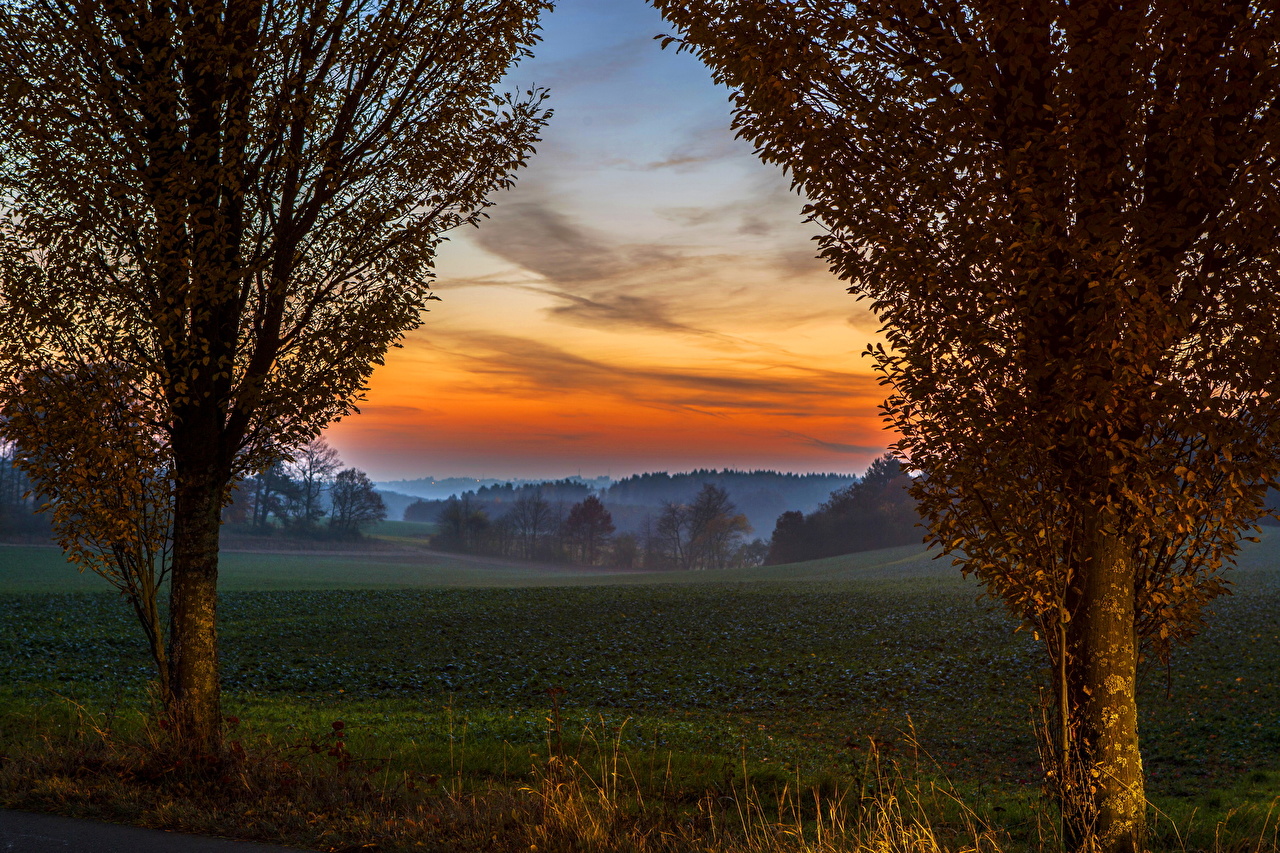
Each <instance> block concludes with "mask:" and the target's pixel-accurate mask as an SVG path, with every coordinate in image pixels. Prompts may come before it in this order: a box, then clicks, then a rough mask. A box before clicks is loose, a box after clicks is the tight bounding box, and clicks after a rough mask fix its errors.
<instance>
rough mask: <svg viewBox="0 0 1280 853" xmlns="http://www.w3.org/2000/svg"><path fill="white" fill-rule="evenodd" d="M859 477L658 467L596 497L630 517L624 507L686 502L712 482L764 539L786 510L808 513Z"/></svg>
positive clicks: (614, 485)
mask: <svg viewBox="0 0 1280 853" xmlns="http://www.w3.org/2000/svg"><path fill="white" fill-rule="evenodd" d="M857 479H858V478H857V477H856V476H854V475H852V474H784V473H780V472H778V471H735V470H732V469H723V470H719V471H716V470H713V469H698V470H694V471H689V472H687V473H680V474H668V473H666V472H665V471H660V472H656V473H652V474H636V475H635V476H632V477H627V478H625V479H623V480H619V481H618V482H616V483H614V484H613V485H612V486H610V487H609V488H608V489H607V490H606V491H605V492H604V494H602V495H601V497H600V499H601V500H603V501H604V502H605V505H606V506H608V507H610V509H611V510H613V513H614V520H615V522H616V521H617V517H618V513H619V510H621V511H622V512H623V513H624V514H627V515H632V514H634V512H628V510H627V509H624V508H631V509H632V510H634V509H640V510H650V509H652V508H655V507H661V506H662V504H663V503H665V502H667V501H671V502H673V503H687V502H688V501H691V500H692V499H693V497H694V495H696V494H697V493H698V490H699V489H701V488H702V485H703V484H704V483H712V484H714V485H717V486H719V487H720V488H722V489H724V490H725V491H727V492H728V493H729V498H730V499H731V500H732V501H733V502H734V504H735V505H737V507H738V512H741V513H742V514H743V515H745V516H746V517H747V520H748V521H750V522H751V526H752V527H754V528H755V534H754V535H755V536H758V537H760V538H761V539H768V538H769V534H770V533H772V532H773V525H774V522H776V521H777V520H778V516H779V515H781V514H782V513H784V512H786V511H788V510H800V511H801V512H811V511H813V510H815V509H817V508H818V506H819V505H820V504H821V503H822V502H823V501H825V500H826V499H827V498H828V497H829V496H830V494H831V493H832V492H833V491H835V490H836V489H842V488H844V487H845V486H848V485H850V484H851V483H854V482H857ZM641 523H642V522H641ZM619 526H620V527H621V526H622V525H621V524H620V525H619Z"/></svg>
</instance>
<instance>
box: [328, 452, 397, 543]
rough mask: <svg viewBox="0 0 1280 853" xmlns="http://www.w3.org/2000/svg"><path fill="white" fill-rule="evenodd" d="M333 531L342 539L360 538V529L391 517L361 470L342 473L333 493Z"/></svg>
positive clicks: (336, 479) (331, 524)
mask: <svg viewBox="0 0 1280 853" xmlns="http://www.w3.org/2000/svg"><path fill="white" fill-rule="evenodd" d="M329 502H330V506H329V528H330V529H331V530H333V531H334V532H336V533H338V534H339V535H341V536H347V537H351V538H356V537H359V535H360V528H362V527H368V526H369V525H371V524H377V523H378V522H379V521H382V520H383V519H384V518H386V517H387V507H386V505H385V504H384V503H383V502H382V496H381V495H379V494H378V493H377V492H376V491H374V488H373V483H372V482H370V481H369V477H368V475H367V474H365V473H364V472H363V471H361V470H360V469H358V468H348V469H346V470H345V471H339V472H338V475H337V476H336V477H334V478H333V486H332V487H330V489H329Z"/></svg>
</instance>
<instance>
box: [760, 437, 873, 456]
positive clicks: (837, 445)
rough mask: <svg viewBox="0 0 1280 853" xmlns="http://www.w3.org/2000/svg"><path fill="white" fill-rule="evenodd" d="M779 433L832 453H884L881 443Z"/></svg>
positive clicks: (862, 454) (858, 454)
mask: <svg viewBox="0 0 1280 853" xmlns="http://www.w3.org/2000/svg"><path fill="white" fill-rule="evenodd" d="M781 435H783V436H785V437H787V438H790V439H794V440H795V441H798V442H800V443H801V444H807V445H809V446H810V447H820V448H822V449H823V450H830V451H831V452H833V453H849V454H854V455H857V456H865V455H867V454H868V453H875V454H881V453H884V450H885V448H884V446H883V445H879V446H876V445H868V444H844V443H842V442H838V441H823V440H822V439H820V438H814V437H813V436H811V435H805V434H803V433H799V432H787V431H784V432H782V433H781Z"/></svg>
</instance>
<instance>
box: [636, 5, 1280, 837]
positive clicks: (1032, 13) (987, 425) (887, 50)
mask: <svg viewBox="0 0 1280 853" xmlns="http://www.w3.org/2000/svg"><path fill="white" fill-rule="evenodd" d="M654 4H655V5H656V6H657V7H658V8H659V9H660V10H661V11H662V13H663V14H664V15H665V16H666V18H667V19H668V20H669V21H670V22H672V23H673V24H674V25H675V26H676V27H678V28H679V34H678V36H677V37H673V38H670V39H669V41H675V42H677V43H678V44H679V46H680V48H681V49H688V50H692V51H693V52H694V53H696V54H697V55H698V56H699V57H700V58H701V59H702V60H703V61H704V62H705V63H706V64H707V65H708V66H709V67H710V68H711V69H712V72H713V74H714V75H715V76H716V78H717V79H718V80H719V81H721V82H723V83H725V84H727V85H729V86H730V87H731V88H732V89H733V95H732V98H733V103H734V107H735V114H734V127H735V128H736V130H737V131H738V134H739V135H740V136H742V137H745V138H746V139H748V140H750V141H751V142H752V143H754V144H755V145H756V147H757V153H758V154H759V155H760V156H761V157H762V158H763V159H764V160H765V161H767V162H770V163H775V164H778V165H781V166H782V167H783V168H784V169H786V170H787V171H789V173H790V174H791V175H792V178H793V180H794V185H795V187H796V188H797V189H799V190H800V191H802V192H803V193H805V194H806V195H807V196H808V198H809V199H810V200H811V203H810V204H809V205H808V207H807V208H806V212H807V213H808V214H809V216H810V217H811V218H812V220H813V221H815V222H817V223H818V224H819V225H821V226H822V227H823V228H824V229H825V234H824V235H823V236H821V238H820V243H819V245H820V247H821V252H822V255H823V256H824V257H825V258H826V260H827V261H828V262H829V263H830V265H831V268H832V270H833V271H834V272H835V273H836V274H837V275H838V276H839V277H840V278H842V279H843V280H845V281H846V282H847V283H848V287H849V290H850V292H851V293H853V294H855V295H857V296H858V297H859V298H866V299H869V300H870V301H871V307H872V308H873V310H874V311H875V312H876V313H877V315H878V316H879V318H880V319H881V321H882V322H883V324H884V329H883V331H884V334H885V336H886V338H887V341H888V346H887V347H875V348H874V349H872V350H871V351H870V354H871V355H872V356H873V358H874V359H875V361H876V364H877V365H878V367H879V369H880V371H881V372H882V374H883V381H884V384H885V385H886V386H887V387H888V389H889V397H888V400H887V401H886V403H885V413H886V417H887V421H888V423H889V424H890V425H891V426H892V427H894V428H896V429H897V431H898V433H899V436H900V437H899V439H898V441H897V443H896V444H895V446H894V449H895V451H896V452H897V453H898V454H899V455H900V456H901V458H903V459H904V460H905V462H906V464H907V465H908V466H909V467H910V468H912V469H914V470H915V471H916V472H918V473H919V474H922V475H923V476H921V477H918V478H917V480H916V483H915V485H914V488H913V493H914V495H915V497H916V498H917V499H918V500H919V502H920V508H921V512H922V514H923V515H924V518H925V519H926V521H927V522H928V526H929V531H930V535H931V537H932V539H933V542H934V543H935V544H937V545H939V546H941V548H942V549H943V550H944V551H946V552H948V553H950V554H952V555H953V556H954V557H955V560H956V562H957V563H958V564H959V565H960V566H961V568H962V570H963V571H965V572H966V573H972V574H975V575H976V576H977V577H978V578H979V579H980V580H982V581H983V582H985V583H986V585H987V586H988V588H989V589H990V591H991V592H992V593H993V594H994V595H997V596H999V597H1000V598H1002V599H1003V600H1004V601H1005V602H1006V603H1007V604H1008V606H1009V607H1010V608H1011V609H1012V610H1013V611H1014V612H1015V613H1016V614H1018V615H1019V616H1021V617H1022V618H1024V619H1025V620H1026V621H1027V622H1029V623H1030V625H1031V626H1032V627H1034V629H1035V630H1036V631H1037V633H1038V635H1039V637H1040V638H1041V639H1042V640H1043V641H1044V644H1045V649H1046V651H1047V653H1048V657H1049V659H1050V661H1051V662H1052V665H1053V671H1054V672H1055V673H1056V675H1055V677H1054V679H1053V689H1054V696H1055V702H1054V706H1055V708H1056V710H1057V712H1058V717H1059V720H1058V725H1057V732H1056V734H1055V735H1054V745H1055V752H1056V755H1055V758H1054V760H1053V761H1052V767H1051V768H1050V770H1051V773H1052V774H1053V776H1054V780H1055V782H1056V783H1057V785H1058V791H1059V794H1060V799H1061V803H1062V805H1063V810H1064V817H1065V823H1066V828H1067V835H1068V839H1069V842H1070V845H1071V846H1072V847H1074V848H1075V849H1081V850H1083V849H1099V850H1103V851H1115V852H1116V853H1120V852H1121V851H1124V853H1136V852H1137V851H1141V850H1142V849H1143V848H1142V845H1143V840H1144V833H1145V823H1144V820H1145V800H1144V796H1143V771H1142V762H1141V755H1140V751H1139V744H1138V728H1137V721H1138V716H1137V698H1136V686H1137V675H1136V673H1137V665H1138V661H1139V658H1140V656H1141V655H1142V654H1156V655H1162V654H1167V652H1168V649H1169V645H1170V643H1172V642H1174V641H1177V640H1182V639H1185V638H1187V637H1189V636H1191V635H1193V634H1194V633H1195V632H1196V630H1197V629H1198V628H1199V627H1200V625H1201V624H1202V616H1201V614H1202V608H1203V606H1204V605H1205V604H1206V603H1207V602H1208V601H1210V600H1212V599H1213V598H1214V597H1215V596H1217V595H1220V594H1221V593H1222V592H1223V591H1224V590H1225V589H1226V585H1227V581H1226V579H1225V578H1224V577H1222V575H1221V570H1222V568H1223V567H1224V566H1225V565H1227V564H1229V562H1230V558H1231V557H1232V555H1233V554H1234V553H1235V552H1236V550H1237V548H1238V545H1239V542H1240V540H1241V538H1242V537H1244V536H1245V535H1246V533H1247V532H1248V531H1249V529H1250V528H1251V526H1252V525H1253V523H1254V521H1255V520H1256V519H1257V518H1258V517H1259V516H1260V515H1261V514H1262V513H1263V512H1264V505H1263V500H1264V492H1265V489H1266V487H1267V485H1268V484H1269V483H1273V482H1274V478H1275V476H1276V473H1277V468H1278V467H1280V454H1277V446H1278V443H1280V395H1277V393H1276V389H1277V388H1278V387H1280V330H1277V327H1276V324H1275V319H1274V318H1275V316H1276V311H1277V308H1278V307H1280V296H1277V294H1278V293H1280V270H1277V263H1278V262H1280V256H1278V252H1280V168H1278V167H1277V165H1276V163H1277V154H1280V151H1278V144H1280V69H1278V67H1277V55H1280V11H1278V10H1277V9H1276V8H1274V6H1273V5H1272V4H1266V3H1262V4H1259V3H1245V2H1210V0H1191V2H1186V0H1179V2H1168V0H1148V2H1144V3H1124V4H1121V3H1114V2H1108V0H1078V2H1065V0H1021V1H1020V2H1009V0H976V2H951V1H950V0H871V2H838V1H837V0H654Z"/></svg>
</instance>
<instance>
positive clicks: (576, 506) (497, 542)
mask: <svg viewBox="0 0 1280 853" xmlns="http://www.w3.org/2000/svg"><path fill="white" fill-rule="evenodd" d="M548 486H549V488H546V489H545V491H544V487H543V486H520V487H512V486H510V485H507V486H506V487H502V486H498V487H493V488H490V489H482V490H477V491H474V492H465V493H463V494H462V495H461V496H459V497H451V498H449V499H448V500H446V501H443V502H434V501H431V502H428V501H419V502H418V503H416V504H414V505H413V506H410V507H409V509H408V510H406V511H405V519H406V520H408V521H414V520H418V521H424V520H427V519H424V518H420V517H419V516H421V515H422V514H423V513H424V510H425V509H427V508H428V507H431V508H435V509H436V517H435V521H436V522H437V524H438V525H439V532H438V533H436V535H435V536H434V537H433V538H432V544H433V545H435V546H436V547H438V548H442V549H445V550H450V551H463V552H468V553H478V554H492V555H496V556H504V557H516V558H519V559H526V560H543V561H552V562H573V563H578V564H581V565H588V566H597V565H608V566H614V567H618V568H646V569H685V570H698V569H723V568H728V567H731V566H743V565H759V564H760V562H761V561H762V560H763V559H764V556H765V552H766V550H767V546H766V545H765V543H764V542H763V541H762V540H759V539H757V540H755V541H754V542H747V541H746V536H747V534H749V533H750V532H751V525H750V524H749V523H748V522H747V519H746V516H744V515H743V514H741V513H740V512H738V510H737V507H736V506H734V504H733V501H731V500H730V499H729V493H728V492H727V491H726V490H725V489H723V488H721V487H720V486H717V485H715V484H713V483H707V484H705V485H704V486H703V487H702V489H701V491H699V492H698V494H697V496H696V497H695V498H694V499H693V500H692V501H689V502H687V503H678V502H675V501H667V502H666V503H664V504H663V506H662V508H661V510H660V511H659V512H658V513H657V514H656V515H652V514H650V515H648V516H646V518H645V519H644V522H643V524H642V525H641V527H640V530H639V532H630V531H628V532H623V533H619V532H618V530H617V527H616V525H615V524H614V521H613V515H612V513H611V512H610V511H609V509H608V508H606V506H605V504H604V502H603V501H601V500H600V498H599V497H597V496H596V495H592V494H586V495H585V496H584V497H583V498H582V500H580V501H578V502H576V503H573V504H569V503H568V502H567V501H565V500H564V499H563V495H564V494H565V493H566V492H570V493H572V489H573V488H576V487H579V486H580V484H576V483H572V482H571V481H561V482H559V483H551V484H548ZM580 487H581V488H582V490H583V491H586V487H585V486H580ZM481 491H484V492H485V494H484V495H483V496H482V495H481V494H480V492H481ZM495 491H496V492H499V493H500V494H502V495H503V496H504V497H506V498H507V500H506V501H503V502H501V503H497V502H494V501H493V497H494V494H493V493H494V492H495ZM508 492H509V494H508ZM548 494H550V495H552V496H554V499H549V498H548ZM486 498H487V499H488V500H486ZM498 506H506V507H509V508H507V509H505V511H504V512H503V513H502V514H501V515H497V516H496V517H490V511H489V508H490V507H498Z"/></svg>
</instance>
